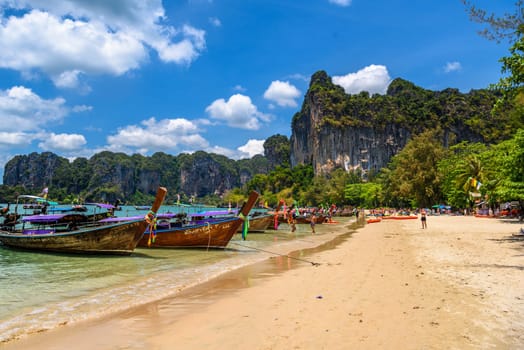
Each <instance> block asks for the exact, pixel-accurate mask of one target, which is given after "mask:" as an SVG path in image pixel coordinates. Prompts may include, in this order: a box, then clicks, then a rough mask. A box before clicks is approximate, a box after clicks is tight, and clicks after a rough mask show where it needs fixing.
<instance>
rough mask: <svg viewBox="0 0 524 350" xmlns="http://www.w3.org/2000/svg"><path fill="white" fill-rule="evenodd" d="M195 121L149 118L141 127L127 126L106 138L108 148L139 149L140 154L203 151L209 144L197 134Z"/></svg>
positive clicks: (197, 129)
mask: <svg viewBox="0 0 524 350" xmlns="http://www.w3.org/2000/svg"><path fill="white" fill-rule="evenodd" d="M198 132H199V128H198V126H197V125H196V123H195V121H190V120H187V119H183V118H176V119H162V120H159V121H157V120H156V119H155V118H150V119H147V120H144V121H142V123H141V125H129V126H126V127H124V128H121V129H119V130H118V132H117V134H116V135H111V136H108V138H107V142H108V144H109V148H110V149H113V150H123V149H137V148H138V149H140V150H141V152H142V153H146V152H148V151H149V150H152V149H153V150H155V149H165V150H169V149H175V148H176V147H186V148H189V149H192V150H194V149H205V148H207V147H209V143H208V142H207V141H206V140H205V139H204V138H203V137H202V136H201V135H200V134H199V133H198Z"/></svg>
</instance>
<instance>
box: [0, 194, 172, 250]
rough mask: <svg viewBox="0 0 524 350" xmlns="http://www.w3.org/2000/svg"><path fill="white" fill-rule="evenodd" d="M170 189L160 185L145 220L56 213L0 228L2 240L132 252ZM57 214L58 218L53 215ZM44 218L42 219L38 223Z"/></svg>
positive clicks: (25, 245) (33, 246) (36, 246)
mask: <svg viewBox="0 0 524 350" xmlns="http://www.w3.org/2000/svg"><path fill="white" fill-rule="evenodd" d="M166 193H167V190H166V189H165V188H164V187H159V188H158V191H157V194H156V198H155V201H154V203H153V206H152V207H151V211H150V212H149V213H148V214H147V215H146V216H145V217H142V218H141V219H137V220H132V221H123V222H115V223H101V222H89V223H87V224H86V223H84V222H82V220H79V216H78V215H69V214H55V215H40V216H38V217H32V218H28V219H27V220H31V223H30V224H29V226H26V225H25V224H26V223H25V222H24V223H20V224H18V226H19V227H16V226H15V227H14V229H13V230H11V231H0V242H1V243H2V244H3V245H4V246H7V247H11V248H18V249H24V250H38V251H51V252H60V253H80V254H119V255H129V254H131V253H132V252H133V250H134V249H135V247H136V246H137V244H138V242H139V241H140V239H141V238H142V236H143V235H144V232H145V231H146V229H147V226H148V225H150V223H151V222H153V221H154V216H155V215H156V212H157V211H158V208H160V206H161V205H162V202H163V201H164V198H165V195H166ZM50 216H53V217H54V218H51V217H50ZM38 220H40V222H38Z"/></svg>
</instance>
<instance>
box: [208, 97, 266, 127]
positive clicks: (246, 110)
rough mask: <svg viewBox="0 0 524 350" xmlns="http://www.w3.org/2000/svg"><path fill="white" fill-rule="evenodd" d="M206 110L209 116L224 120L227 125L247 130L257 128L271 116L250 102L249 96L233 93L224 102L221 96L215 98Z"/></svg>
mask: <svg viewBox="0 0 524 350" xmlns="http://www.w3.org/2000/svg"><path fill="white" fill-rule="evenodd" d="M206 112H207V113H208V114H209V115H210V116H211V118H214V119H217V120H220V121H224V122H225V123H226V124H227V125H229V126H231V127H234V128H240V129H247V130H258V129H260V127H261V124H262V122H268V121H269V120H270V119H271V116H269V115H267V114H264V113H261V112H259V111H258V109H257V107H256V106H255V105H254V104H253V103H252V102H251V98H249V97H248V96H245V95H241V94H235V95H233V96H231V97H230V98H229V100H228V101H227V102H226V101H225V100H224V99H223V98H221V99H218V100H215V101H214V102H213V103H211V104H210V105H209V106H208V107H207V108H206Z"/></svg>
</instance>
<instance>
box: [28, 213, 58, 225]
mask: <svg viewBox="0 0 524 350" xmlns="http://www.w3.org/2000/svg"><path fill="white" fill-rule="evenodd" d="M66 215H68V214H49V215H29V216H25V217H23V218H22V221H27V222H35V223H38V222H52V221H58V220H60V219H62V218H63V217H64V216H66Z"/></svg>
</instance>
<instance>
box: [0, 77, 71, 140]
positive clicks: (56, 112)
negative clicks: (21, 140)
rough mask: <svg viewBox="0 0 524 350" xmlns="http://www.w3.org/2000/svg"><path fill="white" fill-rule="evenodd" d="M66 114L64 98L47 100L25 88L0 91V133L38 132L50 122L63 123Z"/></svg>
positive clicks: (16, 87)
mask: <svg viewBox="0 0 524 350" xmlns="http://www.w3.org/2000/svg"><path fill="white" fill-rule="evenodd" d="M66 114H67V108H66V107H65V100H64V99H62V98H55V99H52V100H46V99H43V98H41V97H40V96H38V95H36V94H35V93H34V92H33V91H32V90H31V89H28V88H26V87H23V86H15V87H12V88H10V89H7V90H0V131H9V132H14V131H16V132H25V131H36V130H39V129H40V128H41V127H42V126H43V125H45V124H47V123H49V122H61V121H62V119H63V118H64V117H65V116H66Z"/></svg>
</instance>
